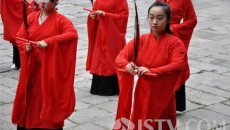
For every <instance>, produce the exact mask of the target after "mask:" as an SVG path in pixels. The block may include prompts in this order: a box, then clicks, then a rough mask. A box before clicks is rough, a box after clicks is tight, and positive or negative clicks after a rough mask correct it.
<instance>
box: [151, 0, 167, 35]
mask: <svg viewBox="0 0 230 130" xmlns="http://www.w3.org/2000/svg"><path fill="white" fill-rule="evenodd" d="M153 7H162V8H163V10H164V12H165V14H166V16H167V23H166V28H165V31H166V32H167V33H171V31H170V20H171V9H170V7H169V6H168V5H167V4H166V3H164V2H161V1H156V2H154V3H153V4H152V5H151V6H150V7H149V9H148V17H149V13H150V10H151V9H152V8H153Z"/></svg>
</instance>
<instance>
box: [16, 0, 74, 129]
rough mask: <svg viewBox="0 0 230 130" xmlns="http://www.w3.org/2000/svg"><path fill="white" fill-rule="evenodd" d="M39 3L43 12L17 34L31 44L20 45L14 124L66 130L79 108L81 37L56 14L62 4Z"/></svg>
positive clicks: (19, 42)
mask: <svg viewBox="0 0 230 130" xmlns="http://www.w3.org/2000/svg"><path fill="white" fill-rule="evenodd" d="M37 2H38V4H39V7H40V9H41V10H40V11H38V12H34V13H32V14H31V15H30V16H29V17H28V26H27V28H26V25H23V26H21V28H20V30H19V32H18V34H17V37H18V38H17V39H19V38H24V39H27V40H28V41H27V40H17V41H16V42H17V46H18V47H19V52H20V55H21V61H22V62H21V63H22V66H21V71H20V78H19V84H18V88H17V92H16V96H15V100H14V106H13V112H12V122H13V123H14V124H17V125H18V130H28V129H29V130H33V129H34V130H35V129H36V130H37V129H39V130H40V129H44V130H48V129H52V130H53V129H55V130H62V129H63V126H64V120H65V119H66V118H67V117H69V116H70V115H71V113H72V112H73V111H74V107H75V94H74V74H75V63H76V49H77V38H78V36H77V31H76V29H75V28H74V26H73V24H72V23H71V21H70V20H69V19H68V18H66V17H65V16H63V15H62V14H59V13H58V12H57V11H56V9H55V6H56V5H57V3H58V0H37ZM28 32H29V33H28ZM24 41H26V42H24ZM32 43H33V44H32Z"/></svg>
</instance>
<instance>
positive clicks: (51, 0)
mask: <svg viewBox="0 0 230 130" xmlns="http://www.w3.org/2000/svg"><path fill="white" fill-rule="evenodd" d="M50 2H52V3H54V0H50ZM57 5H58V2H56V3H55V6H57Z"/></svg>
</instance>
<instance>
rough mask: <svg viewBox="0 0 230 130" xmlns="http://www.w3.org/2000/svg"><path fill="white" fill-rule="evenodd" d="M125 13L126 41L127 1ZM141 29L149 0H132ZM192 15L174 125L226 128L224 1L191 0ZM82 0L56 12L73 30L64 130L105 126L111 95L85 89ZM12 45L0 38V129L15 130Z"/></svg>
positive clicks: (228, 91) (229, 120)
mask: <svg viewBox="0 0 230 130" xmlns="http://www.w3.org/2000/svg"><path fill="white" fill-rule="evenodd" d="M128 3H129V7H130V17H129V24H128V33H127V40H130V39H131V38H132V37H133V32H134V27H133V25H134V6H133V2H132V0H128ZM137 3H138V10H139V18H140V22H141V32H142V33H145V32H148V31H149V29H148V24H147V22H146V17H147V16H146V13H147V8H148V7H149V5H150V4H151V3H152V0H138V1H137ZM193 3H194V6H195V9H196V13H197V16H198V25H197V27H196V29H195V32H194V35H193V38H192V41H191V44H190V48H189V63H190V66H191V73H192V74H191V77H190V79H189V80H188V82H187V84H186V86H187V90H186V91H187V111H186V112H185V113H183V114H179V115H178V116H177V117H178V118H177V119H178V130H199V129H201V130H209V129H212V130H230V58H229V56H230V44H229V42H230V33H229V32H230V14H229V12H230V8H229V7H230V1H229V0H193ZM83 7H87V8H90V3H89V1H88V0H65V1H61V2H60V5H59V7H58V8H59V11H60V12H62V13H63V14H65V15H67V17H69V18H70V19H71V20H72V21H73V23H74V25H75V27H76V28H77V30H78V33H79V41H78V52H77V66H76V67H77V69H76V75H75V76H76V78H75V90H76V96H77V105H76V109H75V112H74V113H73V114H72V115H71V117H70V118H69V119H68V120H66V124H65V127H64V128H65V130H111V126H112V123H113V121H114V117H115V113H116V106H117V99H118V97H117V96H111V97H102V96H94V95H91V94H90V93H89V89H90V83H91V75H90V74H89V73H88V72H86V71H85V62H86V55H87V30H86V19H87V12H85V11H83V10H82V8H83ZM2 32H3V29H2V23H1V22H0V34H1V37H2ZM11 60H12V47H11V45H10V44H9V43H7V42H6V41H4V40H2V38H1V39H0V130H15V129H16V128H15V125H12V123H11V110H12V103H13V99H14V96H15V91H16V86H17V83H18V74H19V71H17V70H13V71H9V67H10V66H11Z"/></svg>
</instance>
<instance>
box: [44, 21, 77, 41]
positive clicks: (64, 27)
mask: <svg viewBox="0 0 230 130" xmlns="http://www.w3.org/2000/svg"><path fill="white" fill-rule="evenodd" d="M58 22H60V23H58V24H57V25H58V26H59V27H58V28H60V30H61V34H60V35H56V36H52V37H49V38H47V39H44V41H45V42H46V43H47V44H48V45H51V44H52V43H63V42H66V41H71V40H74V39H77V38H78V36H77V31H76V30H75V28H74V25H73V24H72V23H71V21H70V20H68V19H67V18H66V17H61V18H60V20H58Z"/></svg>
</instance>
